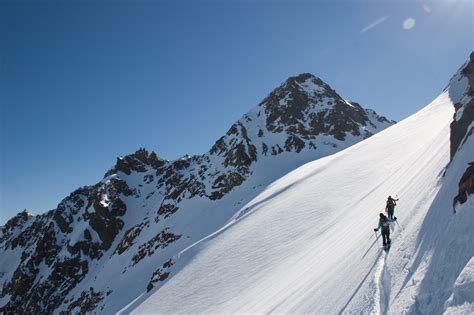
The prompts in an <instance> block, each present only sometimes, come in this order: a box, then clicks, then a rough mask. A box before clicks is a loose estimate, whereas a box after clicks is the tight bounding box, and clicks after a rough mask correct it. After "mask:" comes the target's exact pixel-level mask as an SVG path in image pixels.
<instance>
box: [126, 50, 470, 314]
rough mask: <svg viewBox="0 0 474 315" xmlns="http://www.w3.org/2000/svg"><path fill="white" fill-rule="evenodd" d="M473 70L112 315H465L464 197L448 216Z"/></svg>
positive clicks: (224, 232)
mask: <svg viewBox="0 0 474 315" xmlns="http://www.w3.org/2000/svg"><path fill="white" fill-rule="evenodd" d="M473 62H474V60H473V59H471V60H470V61H469V62H468V63H466V64H465V65H464V66H463V67H462V68H461V69H460V71H459V72H458V73H457V74H456V75H455V76H454V78H453V80H451V83H450V86H449V88H448V89H447V90H446V91H444V92H443V93H442V94H441V95H440V96H439V97H438V98H436V99H435V100H434V101H433V102H432V103H430V104H429V105H428V106H426V107H425V108H424V109H422V110H421V111H419V112H418V113H416V114H414V115H413V116H411V117H409V118H407V119H405V120H404V121H402V122H400V123H398V124H397V125H395V126H393V127H391V128H389V129H387V130H385V131H383V132H381V133H379V134H377V135H375V136H373V137H371V138H370V139H367V140H365V141H363V142H360V143H358V144H356V145H354V146H352V147H350V148H348V149H346V150H344V151H341V152H339V153H336V154H334V155H331V156H328V157H325V158H322V159H319V160H316V161H314V162H310V163H307V164H306V165H304V166H301V167H299V168H297V169H296V170H294V171H293V172H291V173H289V174H287V175H286V176H283V177H282V178H280V179H278V180H276V181H275V182H273V183H272V184H271V185H269V186H267V187H266V188H265V189H264V190H263V191H262V192H261V193H260V194H259V195H258V196H256V197H255V198H253V199H252V200H250V201H249V202H248V203H244V204H242V207H241V209H240V212H239V213H238V214H237V215H236V216H234V221H231V222H230V223H229V224H228V225H226V226H225V227H223V228H222V229H221V230H220V231H218V232H217V233H215V234H213V235H212V236H210V237H208V238H206V239H203V240H201V241H200V242H197V243H196V244H194V245H193V246H191V247H188V248H186V249H185V250H183V251H182V252H181V253H180V254H179V255H177V256H176V257H175V258H173V261H172V265H167V266H164V267H166V268H163V270H162V271H163V272H171V274H173V275H174V276H173V277H171V278H170V279H168V280H167V281H165V282H159V283H157V285H156V286H155V288H154V289H152V291H151V292H150V293H147V294H144V295H142V296H140V297H139V298H138V299H137V300H136V301H135V302H134V303H132V304H131V305H129V306H127V307H126V308H124V309H123V312H124V313H128V312H132V313H133V314H147V313H162V314H167V313H176V312H180V313H201V312H204V313H212V314H220V313H237V312H238V313H301V314H369V313H370V314H371V313H374V314H406V313H408V314H440V313H449V314H452V313H455V314H471V313H474V290H473V288H474V273H473V270H474V267H473V266H474V262H473V257H474V246H472V244H473V243H474V230H473V228H472V223H473V222H474V211H473V210H474V197H473V196H472V195H469V194H466V195H465V197H466V200H465V201H464V202H463V203H460V204H458V205H457V208H456V209H457V213H456V214H453V212H452V208H451V207H452V205H451V203H452V198H453V196H454V195H456V193H457V189H458V185H457V183H458V181H459V179H460V178H461V177H463V178H464V175H463V174H464V172H465V169H466V167H467V166H468V163H469V162H472V159H473V157H474V142H473V141H474V140H473V139H474V137H472V134H471V132H470V130H472V128H471V127H472V125H473V119H472V118H469V119H468V120H467V123H466V124H465V122H466V121H464V120H463V119H465V118H464V117H468V116H465V115H466V113H467V110H468V107H466V106H467V105H468V104H470V101H471V100H472V98H471V95H470V93H471V91H472V88H471V87H472V86H471V85H466V84H464V83H466V82H467V81H466V76H465V74H466V73H469V74H470V73H472V72H470V71H471V70H470V69H472V66H473ZM467 78H468V79H469V80H470V77H469V76H467ZM458 81H462V82H463V84H464V85H463V86H461V87H462V88H461V87H460V86H457V82H458ZM453 91H457V92H459V94H456V95H457V96H458V98H456V97H454V96H453ZM456 100H461V102H460V103H458V102H457V101H456ZM459 104H461V105H459ZM455 109H456V114H455ZM463 111H464V112H463ZM453 114H455V116H454V119H455V121H454V122H453ZM461 116H462V117H461ZM458 124H462V126H459V125H458ZM465 126H468V128H465ZM470 126H471V127H470ZM461 127H462V130H464V131H462V132H457V131H453V130H456V129H457V128H461ZM458 135H460V138H457V137H458ZM459 139H461V141H458V140H459ZM453 145H454V147H455V149H454V150H453ZM390 194H391V195H392V196H393V195H395V196H396V197H397V198H399V202H398V206H397V208H396V213H395V214H396V216H397V217H398V221H397V222H398V223H393V224H392V226H391V230H392V239H393V242H392V246H391V249H390V251H389V252H385V251H384V250H383V249H382V248H381V240H380V234H377V235H376V234H375V233H374V231H373V228H374V227H376V225H377V222H378V214H379V212H383V209H384V206H385V200H386V198H387V196H388V195H390Z"/></svg>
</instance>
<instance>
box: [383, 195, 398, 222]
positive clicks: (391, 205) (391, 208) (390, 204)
mask: <svg viewBox="0 0 474 315" xmlns="http://www.w3.org/2000/svg"><path fill="white" fill-rule="evenodd" d="M397 201H398V199H393V198H392V196H388V198H387V205H386V206H385V212H387V214H388V219H389V220H391V221H393V220H396V218H395V217H394V216H393V213H394V212H395V206H396V205H397Z"/></svg>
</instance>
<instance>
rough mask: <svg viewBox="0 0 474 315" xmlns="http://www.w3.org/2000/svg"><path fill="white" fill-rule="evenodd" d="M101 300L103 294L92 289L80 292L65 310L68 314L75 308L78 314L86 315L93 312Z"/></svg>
mask: <svg viewBox="0 0 474 315" xmlns="http://www.w3.org/2000/svg"><path fill="white" fill-rule="evenodd" d="M103 299H104V294H103V293H102V292H95V291H94V289H93V288H90V289H89V290H87V291H82V292H81V295H80V296H79V297H78V298H77V299H76V300H74V301H73V302H72V303H71V304H69V306H68V308H67V310H68V312H72V311H73V310H75V309H76V308H79V314H88V313H90V312H92V311H94V309H95V308H96V307H97V304H99V303H100V302H101V301H102V300H103ZM76 312H77V311H76Z"/></svg>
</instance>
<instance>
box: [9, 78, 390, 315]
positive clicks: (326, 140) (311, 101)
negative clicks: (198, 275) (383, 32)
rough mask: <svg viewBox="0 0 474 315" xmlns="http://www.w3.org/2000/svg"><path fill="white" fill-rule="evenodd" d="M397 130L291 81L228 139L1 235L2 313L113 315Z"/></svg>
mask: <svg viewBox="0 0 474 315" xmlns="http://www.w3.org/2000/svg"><path fill="white" fill-rule="evenodd" d="M393 123H394V122H392V121H389V120H387V119H386V118H384V117H381V116H378V115H377V114H376V113H375V112H374V111H372V110H368V109H364V108H362V107H361V106H360V105H358V104H357V103H353V102H349V101H347V100H345V99H343V98H342V97H341V96H339V95H338V94H337V93H336V92H335V91H334V90H333V89H332V88H331V87H330V86H329V85H327V84H326V83H324V82H323V81H322V80H320V79H319V78H317V77H315V76H313V75H311V74H301V75H299V76H296V77H291V78H289V79H288V80H286V81H285V82H284V83H283V84H281V85H280V86H279V87H278V88H276V89H275V90H274V91H273V92H272V93H270V94H269V95H268V96H267V97H266V98H265V99H264V100H263V101H262V102H261V103H260V104H259V105H258V106H256V107H255V108H253V109H252V110H250V111H249V112H248V113H247V114H245V115H244V116H243V117H242V118H241V119H239V120H238V121H237V122H236V123H235V124H234V125H232V126H231V128H230V129H229V131H228V132H227V133H226V135H224V136H223V137H221V138H220V139H218V140H217V142H216V143H215V145H214V146H213V147H212V148H211V149H210V150H209V152H207V153H205V154H203V155H198V156H184V157H183V158H181V159H179V160H176V161H167V160H163V159H161V158H159V157H158V156H157V155H156V154H155V153H154V152H151V153H150V152H148V151H147V150H145V149H140V150H138V151H137V152H135V153H134V154H131V155H128V156H124V157H119V158H118V159H117V162H116V164H115V165H114V166H113V167H112V168H111V169H110V170H109V171H107V172H106V174H105V176H104V178H103V180H101V181H100V182H99V183H97V184H95V185H92V186H85V187H81V188H79V189H77V190H76V191H74V192H72V193H71V194H70V195H69V196H68V197H66V198H64V199H63V200H62V201H61V202H60V203H59V204H58V206H57V208H56V209H54V210H51V211H49V212H46V213H44V214H42V215H38V216H31V215H30V214H28V212H22V213H20V214H18V215H17V216H15V217H14V218H12V219H11V220H9V221H8V222H7V224H6V225H5V226H3V227H1V228H0V313H1V312H2V311H3V312H14V313H48V314H49V313H59V312H61V311H66V312H82V313H84V312H103V313H107V314H108V313H113V312H116V311H118V310H120V309H122V308H123V307H124V306H126V305H127V304H129V303H130V302H132V301H133V300H134V299H136V298H137V297H138V296H140V295H141V294H143V293H144V292H147V291H149V290H152V289H153V288H154V287H155V286H159V285H160V284H161V283H163V282H166V281H167V279H171V278H172V277H173V276H174V271H173V270H174V269H175V267H174V264H175V263H177V262H176V261H175V257H176V256H177V254H178V253H179V252H181V251H183V250H184V249H185V248H187V247H189V246H191V245H192V244H194V243H195V242H197V241H199V240H201V239H203V238H205V237H207V236H209V235H211V234H212V233H214V232H216V231H217V230H219V229H220V228H222V227H223V226H224V225H226V224H227V223H228V222H231V221H232V220H233V219H234V218H236V217H239V216H240V217H242V216H243V215H244V213H245V212H246V211H251V210H252V209H250V208H249V209H245V208H242V206H243V205H244V204H246V203H248V202H249V201H251V200H252V199H253V198H254V197H255V196H257V195H258V194H259V193H260V192H261V191H262V190H264V189H265V187H266V186H267V185H269V184H270V183H272V182H273V181H274V180H276V179H278V178H280V177H281V176H283V175H285V174H287V173H288V172H290V171H292V170H294V169H295V168H296V167H298V166H301V165H303V164H305V163H307V162H309V161H312V160H314V159H318V158H320V157H323V156H327V155H330V154H333V153H335V152H338V151H340V150H342V149H344V148H347V147H349V146H351V145H353V144H355V143H357V142H360V141H362V140H364V139H366V138H368V137H370V136H372V135H373V134H375V133H377V132H379V131H381V130H383V129H385V128H387V127H389V126H391V125H392V124H393Z"/></svg>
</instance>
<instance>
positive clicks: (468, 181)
mask: <svg viewBox="0 0 474 315" xmlns="http://www.w3.org/2000/svg"><path fill="white" fill-rule="evenodd" d="M449 95H450V97H451V99H452V100H453V103H454V107H455V110H456V112H455V114H454V118H453V122H452V123H451V160H453V159H454V158H455V156H456V154H457V152H458V151H460V150H467V151H468V152H469V154H470V156H471V161H470V162H469V163H468V165H466V166H465V167H466V171H465V172H464V174H463V176H462V177H461V178H460V180H459V185H458V186H459V187H458V188H459V189H458V195H457V196H456V197H455V198H454V200H453V209H454V211H455V209H456V205H457V204H463V203H465V202H466V201H467V199H468V196H469V195H471V194H474V148H473V145H472V138H473V135H472V134H473V129H474V52H472V53H471V55H470V58H469V60H468V61H467V62H466V63H465V64H464V65H463V66H462V67H461V69H460V70H459V71H458V73H457V74H456V75H455V76H454V77H453V78H452V79H451V81H450V85H449Z"/></svg>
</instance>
